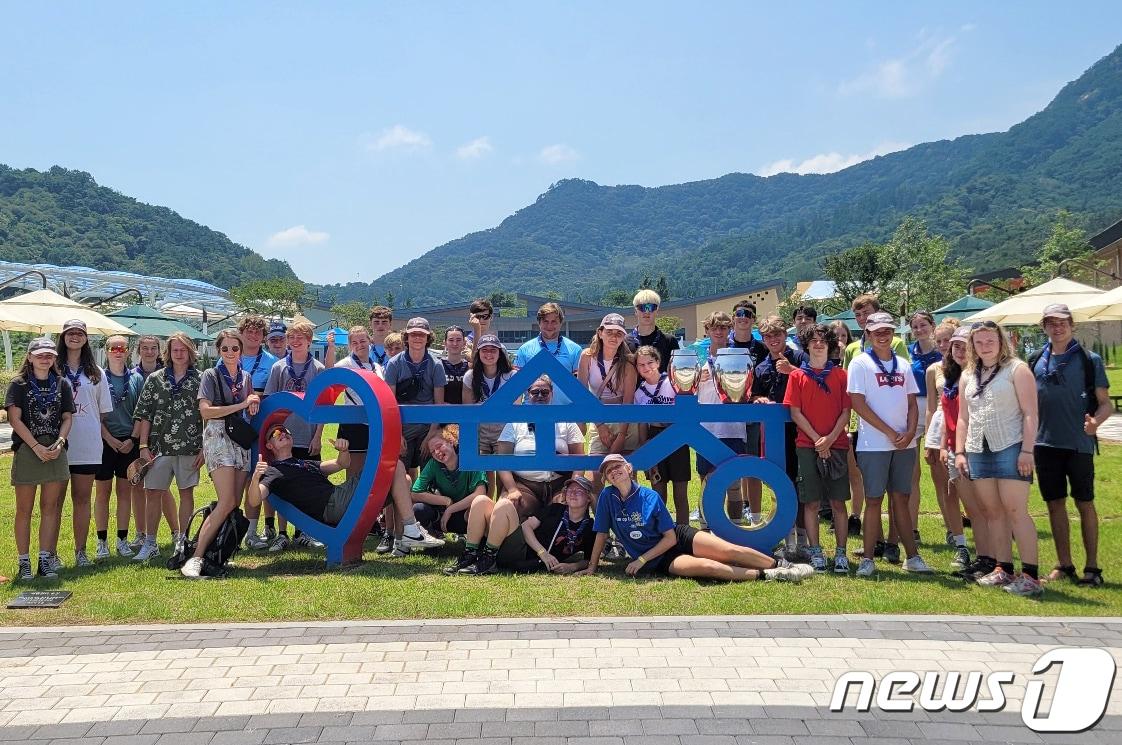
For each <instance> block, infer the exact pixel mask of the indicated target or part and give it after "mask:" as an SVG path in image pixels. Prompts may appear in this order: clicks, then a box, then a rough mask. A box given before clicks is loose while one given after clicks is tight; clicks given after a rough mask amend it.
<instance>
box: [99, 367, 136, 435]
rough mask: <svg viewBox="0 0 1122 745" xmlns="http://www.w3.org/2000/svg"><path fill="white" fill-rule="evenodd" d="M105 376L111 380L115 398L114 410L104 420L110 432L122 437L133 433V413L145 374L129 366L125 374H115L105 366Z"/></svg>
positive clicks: (111, 392)
mask: <svg viewBox="0 0 1122 745" xmlns="http://www.w3.org/2000/svg"><path fill="white" fill-rule="evenodd" d="M104 370H105V377H106V378H107V379H108V380H109V394H110V397H111V398H112V399H113V411H111V412H110V413H108V414H106V415H105V417H104V419H103V421H104V422H105V428H106V429H108V430H109V434H111V435H113V436H114V437H116V438H118V439H120V438H122V437H129V436H131V435H132V425H133V421H132V415H133V412H134V411H135V410H136V402H137V401H139V400H140V391H141V389H142V388H144V376H143V375H141V374H140V373H138V372H135V371H133V370H131V369H129V368H125V374H124V376H123V377H122V376H119V375H114V374H113V373H112V372H110V371H109V368H108V367H106V368H104Z"/></svg>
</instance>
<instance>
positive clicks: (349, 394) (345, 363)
mask: <svg viewBox="0 0 1122 745" xmlns="http://www.w3.org/2000/svg"><path fill="white" fill-rule="evenodd" d="M335 367H345V368H348V369H350V370H359V369H362V370H369V371H371V372H373V373H374V374H375V375H377V376H378V377H379V378H381V379H382V380H385V379H386V371H385V370H384V369H383V368H382V366H381V365H379V364H378V363H377V362H376V361H375V360H374V356H373V355H371V357H370V359H369V360H367V362H366V364H365V365H364V364H363V363H362V362H361V361H359V362H356V361H355V356H354V355H353V354H348V355H347V356H346V357H344V358H343V359H341V360H339V361H338V362H336V363H335ZM343 405H344V406H358V405H359V397H358V393H357V392H355V390H354V389H353V388H347V389H346V390H344V391H343Z"/></svg>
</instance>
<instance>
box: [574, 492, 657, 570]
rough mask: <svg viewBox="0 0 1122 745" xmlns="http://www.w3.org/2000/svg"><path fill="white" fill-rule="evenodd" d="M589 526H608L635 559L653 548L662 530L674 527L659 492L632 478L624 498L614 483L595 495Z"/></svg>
mask: <svg viewBox="0 0 1122 745" xmlns="http://www.w3.org/2000/svg"><path fill="white" fill-rule="evenodd" d="M592 529H593V530H594V531H596V532H597V533H607V532H608V531H609V530H611V531H612V532H613V533H615V534H616V540H618V541H619V542H620V544H621V545H622V546H623V549H624V551H626V552H627V554H628V556H630V557H631V558H633V559H635V558H638V557H639V556H640V555H641V554H643V553H645V552H647V551H649V550H651V549H652V548H654V547H655V545H656V544H657V543H658V542H659V541H661V540H662V534H663V533H665V532H666V531H668V530H673V529H674V518H673V517H671V516H670V510H668V509H666V505H665V504H664V503H663V501H662V497H660V496H658V492H656V491H655V490H654V489H650V488H648V487H646V486H640V485H639V484H638V483H636V482H634V481H632V482H631V493H630V494H629V495H628V496H627V498H626V499H620V497H619V489H616V488H615V487H614V486H606V487H604V490H603V491H602V492H600V496H599V497H598V498H597V499H596V519H595V520H594V521H593V523H592Z"/></svg>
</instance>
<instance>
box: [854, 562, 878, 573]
mask: <svg viewBox="0 0 1122 745" xmlns="http://www.w3.org/2000/svg"><path fill="white" fill-rule="evenodd" d="M876 571H877V565H876V564H874V563H873V560H872V559H861V563H860V564H858V565H857V576H858V577H872V576H873V575H874V574H875V573H876Z"/></svg>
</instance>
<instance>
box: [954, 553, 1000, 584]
mask: <svg viewBox="0 0 1122 745" xmlns="http://www.w3.org/2000/svg"><path fill="white" fill-rule="evenodd" d="M995 568H997V565H996V564H994V563H992V562H990V561H985V560H983V559H980V558H976V559H974V561H972V562H970V563H969V564H967V565H966V567H965V568H963V569H962V571H960V572H958V576H959V577H962V578H963V579H964V580H966V581H968V582H977V581H978V580H980V579H981V578H982V577H985V576H986V575H987V574H989V573H990V572H992V571H993V570H994V569H995Z"/></svg>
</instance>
